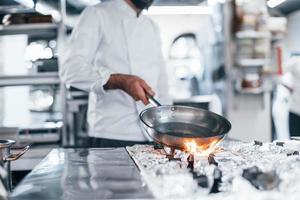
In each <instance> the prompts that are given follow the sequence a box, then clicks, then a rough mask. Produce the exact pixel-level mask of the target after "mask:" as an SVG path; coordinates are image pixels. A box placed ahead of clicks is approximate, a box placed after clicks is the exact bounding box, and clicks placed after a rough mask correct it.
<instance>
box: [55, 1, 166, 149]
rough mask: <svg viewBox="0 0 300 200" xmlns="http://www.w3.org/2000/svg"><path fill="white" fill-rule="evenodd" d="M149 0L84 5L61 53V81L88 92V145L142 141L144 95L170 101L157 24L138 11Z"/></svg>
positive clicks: (150, 2) (119, 145)
mask: <svg viewBox="0 0 300 200" xmlns="http://www.w3.org/2000/svg"><path fill="white" fill-rule="evenodd" d="M152 3H153V0H110V1H105V2H103V3H99V4H97V5H94V6H90V7H88V8H86V9H85V10H84V11H83V13H82V14H81V16H80V19H79V22H78V24H77V26H76V27H75V28H74V30H73V33H72V35H71V38H70V41H69V42H68V45H67V46H66V49H65V50H64V51H63V56H62V57H61V60H60V61H61V66H62V67H61V69H60V76H61V79H62V80H63V81H64V83H65V84H66V85H67V86H73V87H76V88H79V89H83V90H86V91H89V105H88V124H89V133H88V134H89V136H90V137H91V138H92V141H93V142H92V143H93V145H92V146H93V147H121V146H127V145H133V144H142V143H147V142H148V141H150V140H151V139H150V138H149V136H148V135H147V134H146V133H145V132H144V130H143V128H142V125H141V122H140V121H139V113H140V111H142V110H143V109H145V108H146V107H148V106H149V102H148V99H147V95H155V97H156V98H157V99H158V100H160V101H161V103H163V104H170V103H171V101H170V98H169V95H168V84H167V75H166V70H165V65H164V61H163V57H162V52H161V42H160V36H159V30H158V27H157V26H156V24H154V22H153V21H152V20H151V19H150V18H148V17H147V16H144V15H143V14H142V10H143V9H148V7H149V6H150V5H151V4H152Z"/></svg>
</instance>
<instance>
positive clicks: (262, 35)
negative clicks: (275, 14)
mask: <svg viewBox="0 0 300 200" xmlns="http://www.w3.org/2000/svg"><path fill="white" fill-rule="evenodd" d="M236 38H237V39H251V38H252V39H270V38H271V33H270V32H267V31H239V32H237V33H236Z"/></svg>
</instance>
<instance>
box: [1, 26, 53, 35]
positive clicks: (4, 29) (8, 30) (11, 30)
mask: <svg viewBox="0 0 300 200" xmlns="http://www.w3.org/2000/svg"><path fill="white" fill-rule="evenodd" d="M58 27H59V25H58V24H55V23H37V24H20V25H7V26H3V25H1V26H0V35H20V34H26V35H31V36H40V35H48V36H52V35H53V36H56V35H57V30H58Z"/></svg>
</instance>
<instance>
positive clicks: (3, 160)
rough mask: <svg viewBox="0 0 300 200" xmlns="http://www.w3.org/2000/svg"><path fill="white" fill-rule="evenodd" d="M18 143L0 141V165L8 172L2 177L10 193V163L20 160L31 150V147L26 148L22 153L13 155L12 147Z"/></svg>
mask: <svg viewBox="0 0 300 200" xmlns="http://www.w3.org/2000/svg"><path fill="white" fill-rule="evenodd" d="M15 143H16V142H15V141H14V140H0V165H1V166H2V167H3V168H4V169H5V170H6V172H7V174H6V176H4V177H2V180H3V182H4V185H5V186H6V189H7V190H8V191H11V169H10V161H15V160H17V159H19V158H20V157H21V156H22V155H23V154H24V153H25V152H26V151H28V149H29V147H30V146H29V145H27V146H25V147H24V148H23V149H22V150H21V151H20V152H18V153H16V154H12V153H11V152H10V150H11V147H12V145H13V144H15Z"/></svg>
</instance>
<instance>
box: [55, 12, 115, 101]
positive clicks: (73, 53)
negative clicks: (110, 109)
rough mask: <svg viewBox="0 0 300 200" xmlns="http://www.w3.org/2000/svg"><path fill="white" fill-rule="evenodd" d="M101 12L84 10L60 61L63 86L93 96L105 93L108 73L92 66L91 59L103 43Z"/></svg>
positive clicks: (101, 67) (107, 70) (108, 71)
mask: <svg viewBox="0 0 300 200" xmlns="http://www.w3.org/2000/svg"><path fill="white" fill-rule="evenodd" d="M102 24H103V23H102V16H101V12H99V10H97V8H96V7H87V8H86V9H85V10H84V11H83V12H82V14H81V16H80V18H79V22H78V23H77V25H76V27H75V28H74V30H73V32H72V35H71V38H70V40H69V41H68V44H67V45H66V48H65V49H64V51H63V52H62V56H61V58H60V62H61V69H60V77H61V79H62V81H63V82H64V83H65V84H66V85H67V86H73V87H76V88H79V89H82V90H85V91H91V92H95V93H96V94H97V95H101V94H104V93H105V90H104V88H103V86H104V85H105V84H106V83H107V81H108V79H109V78H110V75H111V73H112V71H111V70H110V69H108V68H107V67H105V66H95V65H94V58H95V56H96V52H97V49H98V47H99V45H101V42H102V39H103V32H102V29H103V25H102Z"/></svg>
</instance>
